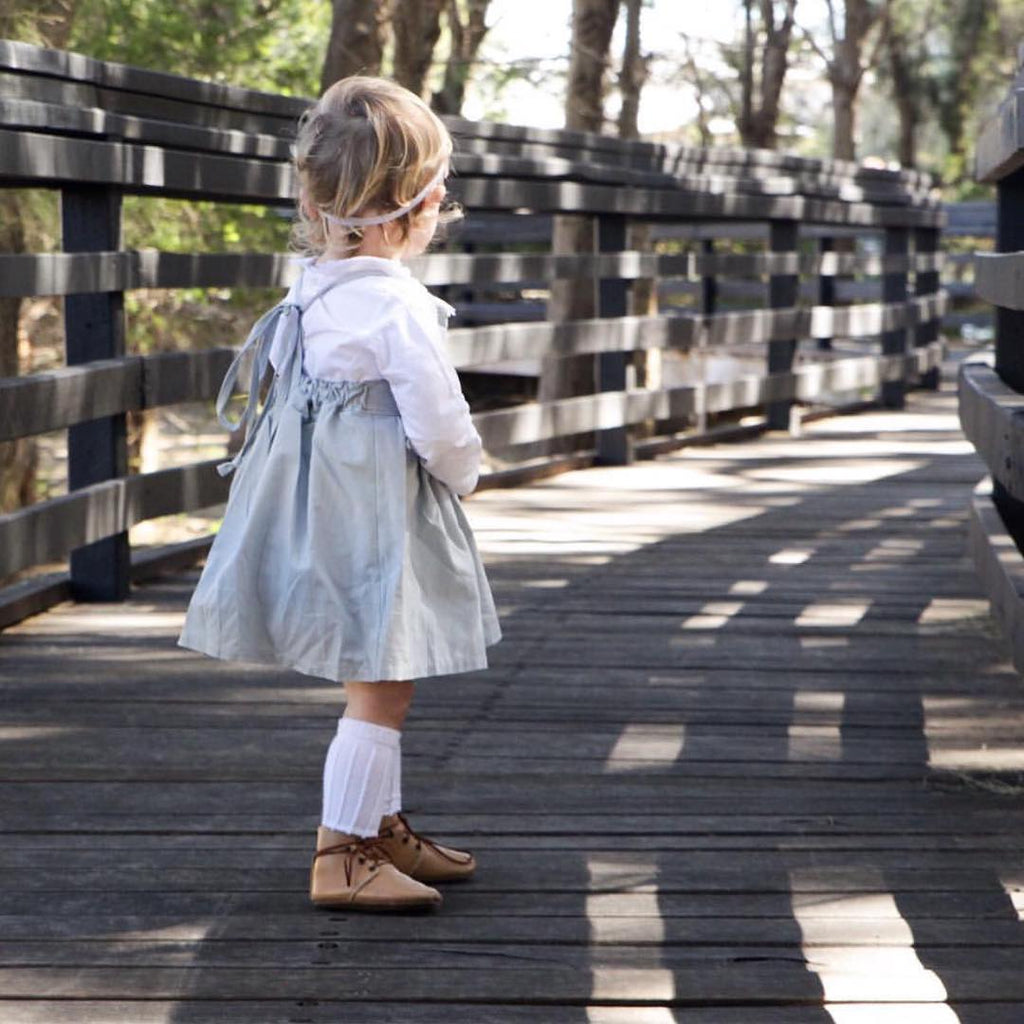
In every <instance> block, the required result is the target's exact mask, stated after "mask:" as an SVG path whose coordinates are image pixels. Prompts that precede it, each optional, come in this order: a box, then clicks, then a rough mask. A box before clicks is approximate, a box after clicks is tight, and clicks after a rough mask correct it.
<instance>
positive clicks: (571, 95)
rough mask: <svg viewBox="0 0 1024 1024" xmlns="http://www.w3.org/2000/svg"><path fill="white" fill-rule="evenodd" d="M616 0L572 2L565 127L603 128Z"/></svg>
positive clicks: (593, 129) (617, 11)
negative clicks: (606, 80)
mask: <svg viewBox="0 0 1024 1024" xmlns="http://www.w3.org/2000/svg"><path fill="white" fill-rule="evenodd" d="M618 13H619V0H573V5H572V44H571V45H572V52H571V54H570V57H569V81H568V83H567V86H566V95H565V127H566V128H569V129H575V130H578V131H585V132H599V131H601V129H602V128H603V127H604V73H605V68H606V67H607V64H608V48H609V46H610V45H611V41H612V30H613V29H614V28H615V18H616V16H617V15H618Z"/></svg>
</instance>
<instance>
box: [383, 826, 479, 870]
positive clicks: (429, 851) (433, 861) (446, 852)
mask: <svg viewBox="0 0 1024 1024" xmlns="http://www.w3.org/2000/svg"><path fill="white" fill-rule="evenodd" d="M377 838H378V840H379V841H380V848H381V849H382V850H383V851H384V852H385V853H386V854H387V855H388V857H389V858H390V859H391V862H392V863H393V864H394V865H395V867H396V868H398V870H399V871H402V872H404V873H405V874H407V875H408V876H409V877H410V878H415V879H417V880H418V881H420V882H455V881H459V880H461V879H463V878H469V876H470V875H472V874H473V872H474V871H475V870H476V859H475V858H474V857H473V854H471V853H468V852H467V851H465V850H453V849H451V847H448V846H441V845H439V844H438V843H435V842H433V841H432V840H430V839H428V838H427V837H426V836H420V835H417V834H416V833H415V832H413V830H412V828H411V827H410V825H409V822H407V821H406V820H405V817H404V816H403V815H402V814H386V815H384V817H383V818H381V820H380V832H379V834H378V836H377Z"/></svg>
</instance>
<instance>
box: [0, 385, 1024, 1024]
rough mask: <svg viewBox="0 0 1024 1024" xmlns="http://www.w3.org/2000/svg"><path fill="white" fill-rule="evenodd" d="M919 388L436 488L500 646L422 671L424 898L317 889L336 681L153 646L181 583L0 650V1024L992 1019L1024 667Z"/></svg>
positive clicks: (1017, 875) (1008, 886)
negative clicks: (330, 893)
mask: <svg viewBox="0 0 1024 1024" xmlns="http://www.w3.org/2000/svg"><path fill="white" fill-rule="evenodd" d="M980 472H981V466H980V463H979V461H978V460H977V457H976V456H975V455H974V454H973V452H972V450H971V449H970V446H969V445H967V444H966V443H965V442H964V440H963V438H962V435H961V434H960V432H959V429H958V423H957V420H956V411H955V401H954V398H953V396H952V395H951V394H950V393H949V392H948V391H946V392H942V393H940V394H937V395H936V394H922V395H919V396H917V395H915V396H914V397H913V398H912V399H911V401H910V402H909V404H908V407H907V409H906V410H905V411H903V412H882V411H876V412H869V413H864V414H862V415H859V416H856V417H843V418H833V419H827V420H823V421H820V422H817V423H815V424H813V425H810V426H808V427H807V428H806V435H805V436H804V437H802V438H799V439H792V438H789V437H787V436H785V435H781V434H773V435H769V436H767V437H763V438H761V439H759V440H756V441H750V442H745V443H733V444H720V445H715V446H711V447H702V448H687V449H685V450H683V451H682V452H681V453H677V454H671V455H666V456H662V457H661V458H659V459H657V460H655V461H652V462H644V463H640V464H637V465H634V466H629V467H609V468H600V469H597V468H595V469H587V470H581V471H577V472H573V473H568V474H564V475H560V476H558V477H554V478H552V479H549V480H546V481H543V482H540V483H535V484H532V485H530V486H524V487H521V488H515V489H501V490H492V491H489V492H486V493H484V494H481V495H478V496H477V497H475V498H473V499H472V500H470V501H469V502H467V505H466V507H467V509H468V511H469V514H470V516H471V518H472V520H473V523H474V526H475V528H476V530H477V533H478V537H479V539H480V543H481V547H482V550H483V552H484V555H485V559H486V562H487V565H488V568H489V570H490V573H491V577H492V580H493V583H494V587H495V593H496V597H497V599H498V602H499V606H500V609H501V613H502V620H503V624H504V628H505V630H506V634H507V638H506V639H505V641H503V643H502V644H501V645H499V647H497V648H495V654H494V664H493V667H492V668H491V669H490V670H488V671H487V672H484V673H479V674H472V675H466V676H457V677H452V678H449V679H437V680H431V681H427V682H423V683H421V684H419V685H418V687H417V696H416V701H415V706H414V711H413V713H412V715H411V718H410V721H409V723H408V726H407V729H406V732H405V740H404V747H405V791H406V797H407V799H406V802H407V806H408V807H409V808H410V809H411V811H412V819H413V821H414V822H416V823H419V824H421V825H422V827H423V828H424V830H426V831H427V833H428V834H434V835H437V836H439V837H443V838H446V839H448V840H450V841H452V842H454V843H457V844H464V845H466V846H468V847H470V848H472V849H474V850H475V851H476V852H477V855H478V857H479V860H480V863H481V866H480V869H479V873H478V877H477V878H476V879H474V880H473V881H471V882H469V883H465V884H462V885H450V886H447V887H445V890H444V895H445V904H444V906H443V907H442V908H441V909H440V910H439V911H438V912H437V913H435V914H432V915H430V916H428V917H423V916H400V917H394V918H391V917H379V916H377V917H372V916H366V915H359V914H355V913H341V912H322V911H315V910H313V909H311V908H310V906H309V905H308V902H307V896H306V886H307V872H308V863H309V859H310V857H311V853H312V845H311V844H312V837H313V832H314V829H315V826H316V821H317V818H316V815H317V813H318V809H319V792H320V772H321V768H322V759H323V753H324V750H325V748H326V744H327V743H328V741H329V739H330V735H331V732H332V729H333V723H334V719H335V717H336V716H337V715H338V714H339V713H340V711H341V706H340V703H339V696H340V694H339V691H338V688H337V687H336V686H335V685H334V684H330V683H327V682H324V681H321V680H316V679H312V678H309V677H301V676H297V675H294V674H290V673H281V672H276V671H269V670H266V669H261V668H253V667H247V666H239V665H231V664H226V663H220V662H213V661H210V660H206V659H203V658H201V657H199V656H195V655H192V654H190V653H189V652H185V651H183V650H182V649H181V648H178V647H176V646H175V639H176V637H177V632H178V629H179V627H180V624H181V621H182V616H183V612H184V607H185V603H186V601H187V599H188V596H189V594H190V592H191V587H192V585H193V584H194V581H195V579H196V572H195V571H188V572H183V573H179V574H176V575H170V576H166V577H164V578H162V579H160V580H159V581H154V582H150V583H148V584H145V585H141V586H138V587H137V588H135V589H134V591H133V593H132V596H131V598H130V599H129V600H128V601H126V602H124V603H123V604H97V603H78V604H72V603H67V604H62V605H59V606H57V607H56V608H54V609H53V610H51V611H49V612H47V613H45V614H42V615H38V616H35V617H33V618H30V619H28V620H26V621H25V622H23V623H22V624H20V625H18V626H15V627H13V628H11V629H8V630H7V631H6V632H5V634H4V637H3V641H2V648H0V650H2V655H3V658H4V673H5V681H4V684H3V689H2V693H3V705H4V719H3V726H2V734H0V735H2V738H3V742H2V745H0V750H2V752H3V765H4V767H3V779H4V790H3V797H2V798H0V799H2V800H3V807H4V815H3V832H4V834H3V850H2V851H0V863H2V864H3V873H2V878H3V882H2V885H3V895H2V909H0V930H2V936H3V939H2V943H0V950H2V965H3V966H2V968H0V1019H3V1020H4V1021H5V1022H9V1024H28V1022H32V1024H38V1022H42V1021H46V1022H52V1021H75V1022H76V1024H98V1022H104V1024H106V1022H111V1021H123V1022H130V1024H155V1022H171V1021H174V1022H179V1021H180V1022H184V1021H189V1022H198V1021H202V1022H213V1021H224V1022H227V1021H230V1022H237V1024H264V1022H266V1024H270V1022H274V1024H281V1022H300V1021H315V1022H323V1024H335V1022H339V1021H346V1022H347V1021H352V1022H356V1021H358V1022H370V1021H380V1022H394V1021H417V1022H419V1021H431V1022H436V1024H442V1022H465V1024H483V1022H495V1024H506V1022H514V1021H551V1022H562V1021H566V1022H568V1021H599V1022H609V1024H611V1022H615V1024H618V1022H623V1024H636V1022H645V1024H646V1022H655V1024H657V1022H664V1021H672V1020H679V1021H685V1022H687V1024H691V1022H697V1024H711V1022H714V1024H726V1022H728V1024H782V1022H785V1024H789V1022H800V1024H803V1022H811V1021H821V1022H827V1021H834V1022H842V1024H846V1022H851V1021H853V1022H857V1024H861V1022H864V1024H867V1022H870V1024H907V1022H911V1021H914V1022H928V1024H931V1022H937V1024H939V1022H941V1024H947V1022H955V1021H960V1022H962V1024H1011V1022H1013V1024H1017V1022H1018V1021H1020V1020H1021V1019H1022V1016H1024V981H1022V976H1021V972H1020V957H1021V956H1022V955H1024V925H1022V924H1021V923H1020V919H1019V913H1020V910H1021V908H1022V907H1024V856H1022V854H1021V847H1022V840H1024V813H1022V811H1021V801H1020V793H1021V786H1020V781H1021V779H1022V778H1024V775H1022V773H1021V769H1022V768H1024V692H1022V690H1021V687H1020V681H1019V677H1018V676H1017V674H1016V673H1015V672H1014V671H1013V668H1012V666H1011V665H1010V664H1009V663H1008V660H1007V656H1006V653H1005V650H1004V648H1003V647H1002V646H1001V644H1000V643H999V642H998V641H997V637H996V631H995V628H994V624H993V622H992V620H991V619H990V618H989V616H988V614H987V602H986V601H985V600H984V598H983V596H982V594H981V591H980V589H979V585H978V582H977V580H976V577H975V575H974V573H973V568H972V566H971V564H970V561H969V559H968V558H967V556H966V553H965V549H966V543H965V537H966V531H965V521H966V510H965V501H964V495H965V493H967V492H969V491H970V489H971V487H972V486H973V484H974V482H975V481H976V480H977V478H978V476H979V474H980Z"/></svg>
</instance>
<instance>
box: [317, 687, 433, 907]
mask: <svg viewBox="0 0 1024 1024" xmlns="http://www.w3.org/2000/svg"><path fill="white" fill-rule="evenodd" d="M412 689H413V684H412V683H410V682H381V683H347V684H346V686H345V693H346V697H347V701H348V705H347V707H346V709H345V714H344V716H343V717H342V718H341V719H339V721H338V732H337V735H335V737H334V739H333V740H332V741H331V745H330V747H329V748H328V750H327V759H326V762H325V764H324V790H323V813H322V815H321V825H320V828H319V830H318V831H317V855H316V857H315V858H314V860H313V870H312V873H311V877H310V896H311V898H312V899H313V902H314V903H319V904H324V905H328V906H352V907H362V908H364V909H370V910H372V909H376V908H394V907H429V906H436V905H437V904H438V903H440V900H441V896H440V893H438V892H437V890H435V889H432V888H430V887H429V886H426V885H422V884H421V883H419V882H417V881H414V880H413V879H411V878H409V877H408V876H406V875H405V874H403V873H401V872H400V871H399V870H398V869H397V868H396V867H395V866H394V865H393V864H392V863H391V862H390V858H389V857H388V856H387V855H386V854H384V853H383V851H382V849H381V847H380V840H379V839H378V838H377V836H378V831H379V829H380V823H381V819H382V818H383V816H384V815H385V814H386V813H388V809H389V808H390V807H391V805H392V803H393V802H394V800H395V798H396V793H397V790H398V787H399V786H400V775H399V773H400V768H401V747H400V740H401V735H402V734H401V731H400V730H401V726H402V724H403V723H404V721H405V715H406V712H407V711H408V708H409V703H410V701H411V700H412Z"/></svg>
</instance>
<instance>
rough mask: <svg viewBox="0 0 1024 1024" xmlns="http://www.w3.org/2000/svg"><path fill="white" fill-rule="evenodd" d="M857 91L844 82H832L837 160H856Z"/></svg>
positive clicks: (834, 150)
mask: <svg viewBox="0 0 1024 1024" xmlns="http://www.w3.org/2000/svg"><path fill="white" fill-rule="evenodd" d="M855 95H856V94H855V93H854V92H853V91H852V90H851V89H850V88H849V87H848V86H847V85H844V84H843V83H842V82H836V81H833V83H832V131H833V135H832V156H833V157H835V158H836V159H837V160H855V159H856V155H857V149H856V145H855V143H854V134H853V133H854V103H855Z"/></svg>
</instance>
